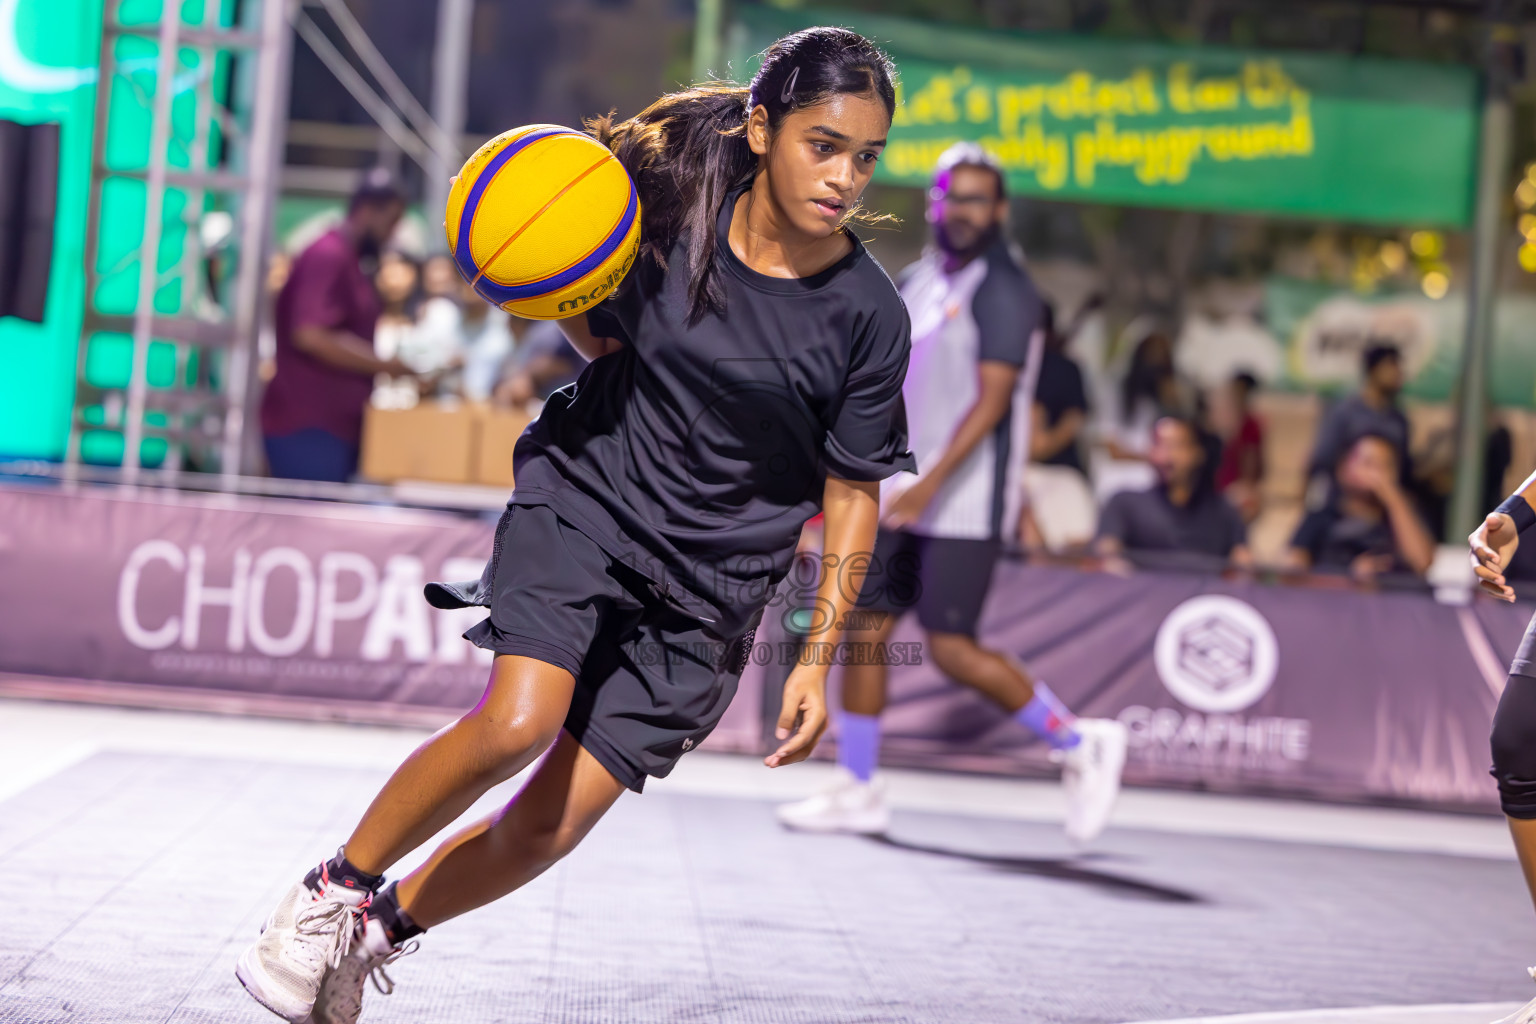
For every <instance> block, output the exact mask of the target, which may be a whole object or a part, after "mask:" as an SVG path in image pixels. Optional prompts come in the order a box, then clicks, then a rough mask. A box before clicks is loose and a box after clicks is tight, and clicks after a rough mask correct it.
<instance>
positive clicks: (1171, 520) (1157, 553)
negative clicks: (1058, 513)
mask: <svg viewBox="0 0 1536 1024" xmlns="http://www.w3.org/2000/svg"><path fill="white" fill-rule="evenodd" d="M1213 448H1214V446H1213V445H1212V444H1211V443H1209V442H1208V441H1207V439H1206V438H1205V436H1204V431H1202V430H1201V429H1200V427H1199V425H1198V424H1197V423H1196V422H1195V421H1194V420H1192V419H1188V418H1184V417H1178V416H1164V417H1163V418H1161V419H1159V420H1158V421H1157V422H1156V424H1155V425H1154V429H1153V433H1152V446H1151V449H1150V450H1149V451H1148V453H1147V460H1148V462H1150V463H1151V465H1152V468H1153V469H1154V470H1156V472H1157V478H1158V482H1157V483H1156V484H1155V485H1154V486H1153V487H1151V488H1150V489H1148V490H1145V491H1121V492H1120V493H1118V494H1116V495H1114V496H1113V497H1111V498H1110V499H1109V502H1108V503H1107V504H1106V505H1105V506H1104V511H1103V513H1102V514H1101V515H1100V517H1099V536H1098V540H1097V542H1096V547H1097V549H1098V552H1099V554H1100V555H1101V556H1103V557H1105V558H1117V557H1118V556H1120V555H1122V554H1138V553H1139V554H1142V555H1148V554H1150V555H1152V556H1153V557H1152V558H1151V559H1138V560H1139V561H1140V560H1146V561H1152V562H1158V563H1169V564H1179V563H1181V562H1189V559H1187V558H1178V557H1168V556H1171V555H1173V556H1176V555H1185V556H1188V555H1195V556H1205V558H1208V559H1209V558H1215V559H1222V560H1226V561H1232V562H1235V563H1237V564H1239V565H1243V564H1247V563H1248V562H1249V561H1250V557H1249V553H1248V548H1247V529H1246V528H1245V527H1244V526H1243V521H1242V518H1241V517H1240V516H1238V514H1237V510H1236V509H1234V508H1233V507H1232V506H1231V505H1230V504H1228V503H1227V501H1226V499H1225V498H1223V497H1222V496H1221V495H1220V494H1217V493H1216V487H1215V482H1214V481H1215V472H1214V467H1213V462H1214V455H1213Z"/></svg>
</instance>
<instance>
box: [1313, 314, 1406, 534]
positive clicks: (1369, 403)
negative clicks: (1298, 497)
mask: <svg viewBox="0 0 1536 1024" xmlns="http://www.w3.org/2000/svg"><path fill="white" fill-rule="evenodd" d="M1361 368H1362V369H1363V371H1364V375H1365V379H1364V381H1363V382H1362V383H1361V385H1360V390H1359V391H1357V392H1355V393H1354V394H1352V395H1350V396H1348V397H1346V398H1343V399H1340V400H1339V401H1338V402H1336V403H1335V404H1334V406H1333V408H1331V409H1329V410H1328V412H1327V414H1326V415H1325V416H1324V417H1323V420H1322V422H1321V423H1320V424H1318V428H1317V440H1316V442H1314V444H1313V447H1312V458H1311V460H1310V461H1309V463H1308V466H1307V477H1308V479H1309V480H1311V481H1312V482H1313V484H1314V487H1313V490H1312V493H1311V494H1310V495H1309V500H1310V504H1312V505H1313V506H1314V507H1315V506H1316V505H1317V504H1319V503H1320V502H1323V501H1326V500H1327V499H1326V498H1325V497H1324V496H1323V495H1324V493H1325V492H1323V491H1321V490H1319V488H1318V487H1317V486H1316V485H1317V482H1318V481H1319V480H1322V481H1326V480H1327V479H1328V477H1329V475H1330V474H1332V473H1333V472H1334V468H1335V467H1336V466H1338V465H1339V460H1340V459H1341V458H1343V456H1344V453H1345V452H1346V451H1347V450H1348V449H1349V448H1350V446H1351V445H1353V444H1354V443H1355V440H1356V439H1357V438H1359V437H1362V436H1364V435H1366V434H1374V435H1376V436H1377V437H1380V438H1382V439H1384V440H1386V441H1387V443H1389V444H1390V445H1392V447H1393V450H1394V453H1395V455H1396V465H1397V470H1398V474H1399V477H1398V480H1399V482H1400V483H1403V484H1407V482H1408V481H1409V480H1410V479H1411V478H1412V463H1411V461H1410V459H1409V455H1408V437H1409V435H1408V417H1407V416H1404V415H1403V411H1402V409H1400V408H1399V407H1398V395H1399V394H1400V393H1401V392H1402V390H1403V357H1402V354H1401V353H1400V352H1399V351H1398V349H1397V346H1395V345H1385V344H1373V345H1369V346H1367V347H1366V349H1365V351H1364V353H1363V354H1362V355H1361Z"/></svg>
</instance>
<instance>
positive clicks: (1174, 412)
mask: <svg viewBox="0 0 1536 1024" xmlns="http://www.w3.org/2000/svg"><path fill="white" fill-rule="evenodd" d="M1196 404H1197V403H1196V398H1195V393H1194V388H1193V386H1192V385H1191V384H1190V383H1189V382H1188V381H1187V380H1185V379H1184V378H1182V377H1180V376H1179V374H1178V373H1177V372H1176V371H1175V370H1174V368H1173V342H1172V340H1171V339H1170V338H1169V336H1168V334H1167V333H1166V332H1164V331H1162V330H1154V331H1152V332H1151V333H1150V334H1148V335H1147V336H1146V337H1145V338H1143V339H1142V340H1141V343H1140V344H1138V345H1137V346H1136V350H1135V352H1133V353H1132V355H1131V365H1130V367H1129V368H1128V369H1127V370H1126V371H1125V378H1124V379H1123V380H1122V381H1121V383H1120V424H1119V430H1118V432H1117V435H1116V436H1113V437H1111V438H1109V440H1108V446H1109V449H1110V454H1111V455H1112V456H1113V457H1114V458H1117V459H1145V458H1147V457H1148V455H1149V453H1150V450H1151V447H1152V443H1153V436H1152V435H1153V427H1154V425H1155V424H1156V423H1157V421H1158V420H1159V419H1161V418H1162V417H1164V416H1173V417H1188V416H1192V415H1194V413H1195V406H1196Z"/></svg>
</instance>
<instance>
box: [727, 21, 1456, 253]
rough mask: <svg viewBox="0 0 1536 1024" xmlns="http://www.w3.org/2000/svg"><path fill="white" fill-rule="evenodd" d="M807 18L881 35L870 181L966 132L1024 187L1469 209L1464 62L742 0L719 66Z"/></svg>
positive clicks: (1232, 204) (1444, 216) (923, 166)
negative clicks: (1067, 31) (888, 80)
mask: <svg viewBox="0 0 1536 1024" xmlns="http://www.w3.org/2000/svg"><path fill="white" fill-rule="evenodd" d="M819 23H829V24H843V23H847V24H850V25H851V27H853V28H855V29H857V30H859V31H862V32H864V33H865V34H867V35H869V36H870V37H871V38H873V39H877V40H879V41H880V42H881V45H882V46H884V47H885V49H886V50H887V52H889V53H890V55H891V57H892V58H893V59H894V60H895V62H896V65H897V68H898V69H899V71H900V85H899V88H898V95H897V99H898V104H897V109H896V114H895V118H894V120H893V122H892V125H891V134H890V142H889V145H888V146H887V147H886V149H885V151H884V153H883V154H882V155H881V158H880V162H879V165H878V166H877V168H876V177H877V180H883V181H886V182H889V183H893V184H902V185H913V186H926V185H927V184H928V183H929V182H930V180H931V178H932V175H933V169H934V166H935V164H936V163H937V161H938V157H939V155H940V154H941V153H943V152H944V150H946V149H948V148H949V147H950V146H951V145H953V144H955V143H956V142H960V141H971V142H976V143H979V144H980V145H982V146H983V147H984V148H986V149H987V150H988V151H989V152H990V153H991V154H992V155H993V156H995V157H996V158H997V159H998V161H999V162H1000V163H1001V165H1002V167H1003V169H1004V171H1005V173H1006V174H1007V176H1008V183H1009V187H1010V188H1011V189H1012V190H1014V191H1016V192H1019V193H1023V194H1032V195H1039V196H1046V197H1051V198H1059V199H1075V200H1087V201H1099V202H1113V203H1130V204H1134V205H1154V206H1175V207H1186V208H1193V209H1226V210H1249V211H1261V212H1272V213H1287V214H1300V215H1314V216H1328V217H1340V218H1343V219H1349V220H1362V221H1377V222H1388V223H1402V222H1408V223H1414V224H1418V225H1432V224H1443V225H1447V226H1463V225H1465V224H1467V223H1468V221H1469V218H1470V215H1471V207H1472V196H1473V191H1474V181H1473V166H1474V164H1475V160H1474V156H1475V149H1476V139H1477V95H1478V94H1477V80H1476V75H1475V74H1474V73H1473V72H1472V71H1471V70H1470V69H1467V68H1459V67H1449V66H1445V65H1435V64H1424V63H1415V62H1409V61H1388V60H1381V59H1363V58H1362V59H1356V58H1344V57H1337V56H1334V55H1330V54H1316V53H1279V52H1272V51H1258V50H1239V49H1233V48H1227V47H1214V46H1212V47H1198V48H1194V47H1181V46H1176V45H1169V44H1160V43H1146V42H1123V41H1116V40H1109V39H1102V38H1097V37H1081V36H1069V35H1057V34H1052V35H1038V34H1037V35H1031V34H1026V33H1006V32H987V33H980V32H975V31H969V30H965V29H957V28H949V27H946V26H936V25H931V24H919V23H916V22H910V21H904V20H902V19H898V18H886V17H879V16H875V15H863V14H860V15H854V16H847V17H845V16H843V15H841V14H839V13H835V12H830V11H813V10H807V9H798V10H795V11H779V10H771V9H768V8H766V7H759V6H755V5H754V6H751V7H743V8H742V9H741V10H740V12H739V21H738V28H737V31H736V33H735V35H734V36H733V40H734V43H735V45H736V47H737V48H736V49H735V50H734V52H733V55H732V56H733V69H734V68H740V69H741V72H742V73H747V72H749V71H750V70H751V59H752V58H751V54H753V53H754V52H756V50H757V49H760V47H761V45H765V42H766V41H769V40H771V39H772V38H774V37H776V36H777V35H780V34H782V33H784V32H787V31H792V30H793V29H795V28H800V27H803V26H804V25H805V24H819Z"/></svg>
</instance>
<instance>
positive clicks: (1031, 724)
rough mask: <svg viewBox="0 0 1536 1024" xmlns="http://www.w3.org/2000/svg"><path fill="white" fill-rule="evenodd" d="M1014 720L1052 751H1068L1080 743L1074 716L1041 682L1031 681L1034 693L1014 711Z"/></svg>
mask: <svg viewBox="0 0 1536 1024" xmlns="http://www.w3.org/2000/svg"><path fill="white" fill-rule="evenodd" d="M1013 717H1014V720H1015V721H1017V722H1018V723H1019V724H1020V725H1022V726H1024V727H1025V728H1026V729H1029V730H1030V731H1031V732H1033V733H1034V734H1035V735H1036V736H1039V737H1040V738H1041V739H1043V740H1045V742H1047V743H1049V744H1050V745H1051V746H1052V747H1053V748H1055V749H1056V750H1071V749H1072V748H1073V747H1075V746H1077V745H1078V744H1079V743H1081V742H1082V740H1083V738H1082V737H1081V736H1080V735H1078V732H1077V729H1076V726H1075V723H1076V722H1077V716H1076V715H1074V714H1072V712H1070V711H1068V710H1067V706H1066V705H1065V704H1063V703H1062V702H1061V699H1060V698H1059V697H1057V696H1056V695H1055V694H1054V693H1052V692H1051V688H1050V687H1049V686H1046V685H1045V684H1044V683H1041V682H1036V683H1035V695H1034V696H1033V697H1031V698H1030V699H1029V703H1028V704H1025V705H1024V706H1023V707H1022V708H1020V709H1019V710H1018V711H1017V712H1016V713H1015V714H1014V716H1013Z"/></svg>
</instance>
